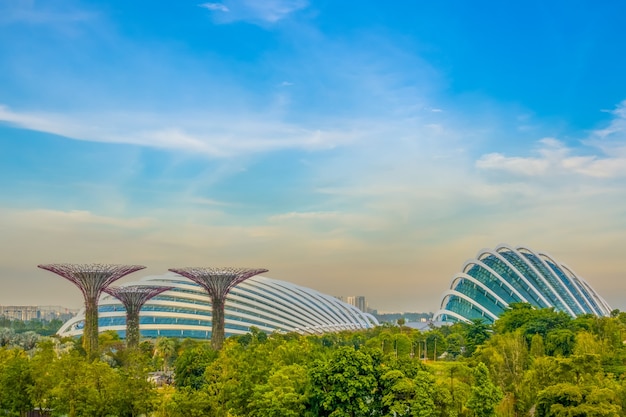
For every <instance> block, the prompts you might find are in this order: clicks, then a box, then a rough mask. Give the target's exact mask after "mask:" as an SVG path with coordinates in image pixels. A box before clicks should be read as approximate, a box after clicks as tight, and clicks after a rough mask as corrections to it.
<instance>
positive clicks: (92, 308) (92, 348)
mask: <svg viewBox="0 0 626 417" xmlns="http://www.w3.org/2000/svg"><path fill="white" fill-rule="evenodd" d="M83 349H85V352H86V353H87V355H88V356H92V352H97V351H98V299H97V298H91V297H90V298H89V299H85V325H84V327H83Z"/></svg>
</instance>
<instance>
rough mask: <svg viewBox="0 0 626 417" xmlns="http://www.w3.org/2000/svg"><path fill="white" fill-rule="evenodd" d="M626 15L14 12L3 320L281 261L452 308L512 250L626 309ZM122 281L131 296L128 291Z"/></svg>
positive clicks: (363, 9)
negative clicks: (160, 282) (127, 287)
mask: <svg viewBox="0 0 626 417" xmlns="http://www.w3.org/2000/svg"><path fill="white" fill-rule="evenodd" d="M623 16H626V5H625V4H622V3H619V2H609V3H606V4H596V3H592V2H590V1H582V2H577V3H575V4H572V3H570V2H565V1H556V2H551V3H550V4H545V2H540V1H530V2H524V3H523V4H500V3H496V2H483V3H479V4H475V3H471V4H469V3H466V2H460V1H453V2H447V3H445V4H431V3H423V4H413V3H401V4H393V5H388V6H384V5H381V4H380V3H379V2H355V1H345V2H341V3H340V4H337V3H336V2H329V1H327V0H320V1H313V0H311V1H308V0H268V1H263V2H260V1H258V2H257V1H253V0H240V1H237V0H224V1H210V2H203V1H194V2H192V1H180V2H176V3H175V4H166V3H158V2H157V3H150V4H146V3H141V2H122V1H119V0H114V1H108V2H102V1H92V2H85V1H81V0H59V1H57V2H54V3H49V2H41V1H37V0H20V1H14V2H3V3H0V279H1V280H2V283H3V291H2V292H0V305H37V304H46V305H48V304H54V305H57V304H58V305H65V306H68V307H76V306H78V305H80V304H81V296H80V292H79V291H78V290H74V289H73V288H72V287H71V284H69V283H64V282H61V281H58V280H56V279H54V278H51V277H49V276H47V275H46V274H45V273H44V272H43V271H38V270H37V268H36V265H38V264H41V263H58V262H68V263H91V262H102V263H116V264H128V263H129V264H142V265H146V266H147V267H148V268H147V269H146V270H145V271H142V272H140V273H137V277H143V276H147V275H157V274H160V273H164V272H166V271H167V269H168V268H171V267H173V266H176V265H194V266H200V267H202V266H207V267H210V266H220V265H235V266H249V265H263V266H264V267H267V269H269V270H270V271H271V273H269V274H267V277H269V278H273V279H279V280H285V281H290V282H293V283H294V284H298V285H304V286H307V287H310V288H313V289H315V290H318V291H320V292H323V293H325V294H359V295H363V296H365V297H366V298H367V300H368V302H369V304H370V305H371V306H372V307H373V308H377V309H379V310H387V311H424V312H426V311H431V312H434V311H436V310H437V309H438V307H439V302H440V301H441V297H442V295H443V293H444V292H445V291H446V290H447V289H448V287H449V284H450V280H451V279H452V277H453V276H454V274H455V273H456V272H458V270H459V269H460V268H461V267H462V265H463V263H464V262H465V261H466V260H467V259H471V258H472V257H474V256H475V255H476V254H477V253H479V251H480V250H481V249H483V248H492V247H495V246H497V245H499V244H501V243H506V244H510V245H513V246H529V247H532V248H535V249H536V250H539V251H544V252H547V253H548V254H550V255H551V256H554V257H555V258H556V259H559V260H561V261H562V262H564V263H566V264H567V265H568V266H569V267H571V268H572V269H573V271H574V272H575V273H576V274H577V275H579V276H580V277H582V278H584V279H585V280H586V281H588V282H589V283H590V285H591V286H592V287H593V288H594V289H595V290H596V291H597V292H598V293H599V294H600V295H601V296H602V297H604V298H605V299H606V300H607V302H608V303H609V304H610V305H611V306H612V307H613V308H619V309H622V310H626V297H624V294H626V280H624V277H625V271H626V257H625V256H624V255H623V248H624V247H626V233H625V232H626V198H625V197H624V196H626V82H624V80H623V74H625V73H626V54H624V53H623V49H624V47H623V44H622V43H623V42H622V40H623V39H624V36H625V35H626V33H625V31H626V29H624V28H625V27H626V26H624V25H623V20H624V18H623ZM121 282H124V280H122V281H121Z"/></svg>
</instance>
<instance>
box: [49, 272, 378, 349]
mask: <svg viewBox="0 0 626 417" xmlns="http://www.w3.org/2000/svg"><path fill="white" fill-rule="evenodd" d="M136 285H146V286H164V287H172V288H171V289H170V290H168V291H165V292H163V293H161V294H159V295H157V296H155V297H154V298H152V299H150V300H149V301H147V302H146V303H145V304H144V306H143V308H142V309H141V312H140V317H139V327H140V333H141V336H143V337H159V336H167V337H184V338H187V337H189V338H196V339H208V338H210V337H211V300H210V298H209V296H208V295H207V293H206V291H204V289H203V288H202V287H200V286H199V285H198V284H196V283H194V282H192V281H190V280H188V279H186V278H184V277H182V276H180V275H178V274H174V273H167V274H164V275H158V276H149V277H145V278H143V279H141V280H140V281H136V282H129V283H126V284H123V285H122V286H136ZM98 311H99V329H100V331H101V332H103V331H107V330H114V331H117V332H118V333H119V334H120V335H121V336H125V331H126V313H125V310H124V306H123V305H122V303H121V302H120V301H119V300H117V299H116V298H114V297H112V296H103V297H102V298H101V300H100V303H99V307H98ZM83 323H84V311H81V312H79V314H78V315H77V316H76V317H74V318H72V319H71V320H69V321H67V322H66V323H65V324H64V325H63V326H62V327H61V329H60V330H59V332H58V334H59V335H62V336H79V335H81V334H82V328H83ZM225 323H226V326H225V331H226V336H227V337H228V336H233V335H237V334H245V333H247V332H248V331H249V330H250V327H256V328H258V329H260V330H261V331H264V332H267V333H271V332H274V331H284V332H290V331H294V332H298V333H302V334H321V333H326V332H333V331H340V330H355V329H365V328H370V327H373V326H375V325H377V324H378V322H377V320H376V319H375V318H374V317H373V316H372V315H370V314H367V313H364V312H362V311H360V310H359V309H357V308H356V307H354V306H352V305H350V304H347V303H344V302H342V301H340V300H338V299H337V298H335V297H332V296H329V295H326V294H322V293H320V292H318V291H315V290H313V289H310V288H306V287H302V286H299V285H295V284H292V283H289V282H285V281H279V280H275V279H271V278H267V277H263V276H254V277H252V278H249V279H248V280H246V281H244V282H242V283H240V284H238V285H237V286H236V287H234V288H233V289H232V290H231V291H230V293H229V294H228V296H227V298H226V306H225Z"/></svg>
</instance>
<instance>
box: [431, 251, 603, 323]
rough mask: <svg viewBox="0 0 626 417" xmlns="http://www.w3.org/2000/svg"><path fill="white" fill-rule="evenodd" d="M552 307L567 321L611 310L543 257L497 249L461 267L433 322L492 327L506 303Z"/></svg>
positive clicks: (583, 283) (567, 271)
mask: <svg viewBox="0 0 626 417" xmlns="http://www.w3.org/2000/svg"><path fill="white" fill-rule="evenodd" d="M515 302H527V303H530V304H532V305H533V306H535V307H537V308H545V307H554V309H555V310H556V311H563V312H566V313H568V314H570V315H571V316H572V317H575V316H578V315H581V314H593V315H596V316H607V315H609V314H610V312H611V307H609V305H608V304H607V303H606V301H604V299H603V298H602V297H600V295H598V293H596V292H595V291H594V290H593V288H591V286H590V285H589V284H588V283H587V282H586V281H585V280H584V279H582V278H581V277H579V276H577V275H576V274H575V273H574V272H573V271H572V269H571V268H569V267H567V266H566V265H565V264H563V263H560V262H558V261H556V260H555V259H554V258H553V257H551V256H549V255H548V254H546V253H544V252H534V251H533V250H531V249H528V248H525V247H517V248H513V247H511V246H509V245H505V244H502V245H499V246H497V247H496V248H495V249H493V250H492V249H483V250H481V251H480V252H479V253H478V256H476V258H474V259H470V260H468V261H467V262H465V264H464V265H463V268H462V272H460V273H458V274H456V275H455V276H454V277H453V278H452V282H451V284H450V289H449V290H448V291H446V292H445V293H444V295H443V299H442V301H441V307H440V310H439V311H437V313H435V320H442V321H470V320H472V319H476V318H481V319H483V320H485V321H486V322H488V323H493V322H494V321H495V320H497V318H498V317H499V316H500V314H502V313H503V312H504V310H505V309H506V308H507V307H508V305H509V304H510V303H515Z"/></svg>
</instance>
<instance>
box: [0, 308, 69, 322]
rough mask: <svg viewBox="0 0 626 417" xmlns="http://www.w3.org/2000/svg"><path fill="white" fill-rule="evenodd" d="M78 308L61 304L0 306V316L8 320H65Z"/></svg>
mask: <svg viewBox="0 0 626 417" xmlns="http://www.w3.org/2000/svg"><path fill="white" fill-rule="evenodd" d="M77 312H78V309H71V308H66V307H61V306H0V317H5V318H7V319H9V320H21V321H28V320H35V319H39V320H46V321H50V320H54V319H59V320H62V321H67V320H69V319H70V318H72V317H73V316H75V315H76V313H77Z"/></svg>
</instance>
